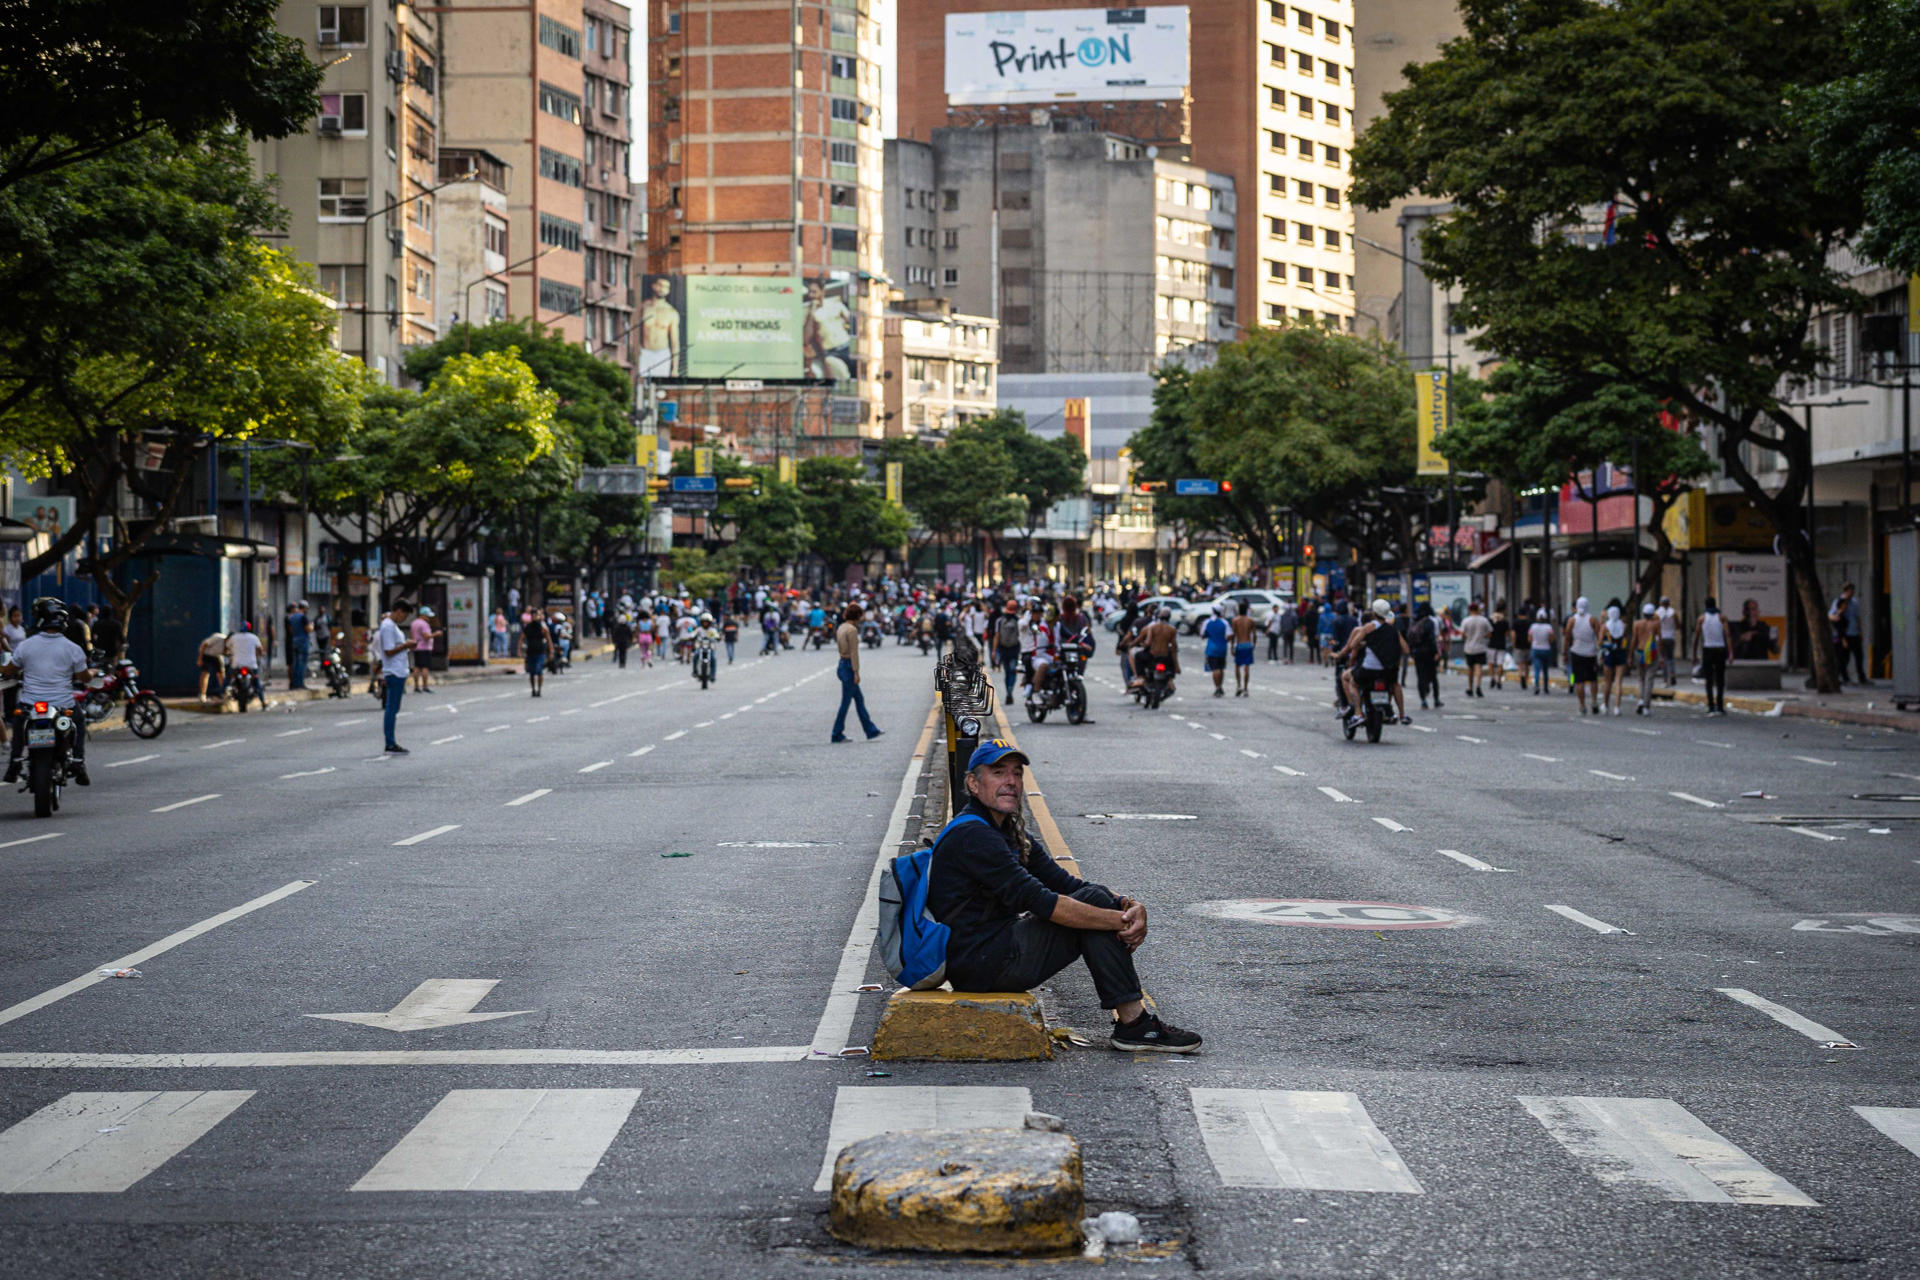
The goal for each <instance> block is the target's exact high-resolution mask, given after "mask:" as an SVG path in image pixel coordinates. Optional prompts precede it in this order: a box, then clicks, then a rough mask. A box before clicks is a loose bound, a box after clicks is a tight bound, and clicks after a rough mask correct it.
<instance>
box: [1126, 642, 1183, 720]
mask: <svg viewBox="0 0 1920 1280" xmlns="http://www.w3.org/2000/svg"><path fill="white" fill-rule="evenodd" d="M1141 661H1142V664H1143V665H1144V666H1145V668H1146V670H1145V671H1143V672H1138V673H1137V674H1139V675H1140V676H1141V677H1142V679H1141V681H1140V684H1139V687H1137V688H1136V689H1134V691H1133V696H1134V697H1135V698H1138V699H1139V700H1140V705H1141V706H1143V707H1145V708H1146V709H1147V710H1149V711H1154V710H1157V709H1158V708H1159V706H1160V704H1161V703H1163V702H1165V701H1166V700H1167V699H1168V698H1171V697H1172V696H1173V666H1172V664H1171V663H1169V662H1168V661H1167V660H1166V659H1165V658H1156V657H1154V656H1153V655H1152V654H1148V655H1146V657H1145V658H1143V659H1142V660H1141Z"/></svg>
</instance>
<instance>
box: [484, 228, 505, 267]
mask: <svg viewBox="0 0 1920 1280" xmlns="http://www.w3.org/2000/svg"><path fill="white" fill-rule="evenodd" d="M486 247H487V252H488V253H497V254H499V255H500V256H501V257H503V258H504V257H506V256H507V224H506V223H504V222H496V221H494V220H493V219H492V218H488V219H487V222H486Z"/></svg>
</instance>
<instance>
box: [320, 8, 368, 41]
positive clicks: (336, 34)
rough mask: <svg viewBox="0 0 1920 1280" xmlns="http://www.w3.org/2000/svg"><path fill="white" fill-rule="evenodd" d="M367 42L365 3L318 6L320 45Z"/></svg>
mask: <svg viewBox="0 0 1920 1280" xmlns="http://www.w3.org/2000/svg"><path fill="white" fill-rule="evenodd" d="M366 42H367V9H366V6H365V5H358V4H354V5H346V4H323V5H321V6H320V43H321V44H322V45H329V46H332V45H364V44H366Z"/></svg>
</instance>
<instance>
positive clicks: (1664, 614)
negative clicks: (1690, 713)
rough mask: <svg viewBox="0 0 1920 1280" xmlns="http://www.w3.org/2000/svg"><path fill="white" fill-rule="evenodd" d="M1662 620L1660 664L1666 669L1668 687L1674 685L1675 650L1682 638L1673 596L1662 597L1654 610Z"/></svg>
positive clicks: (1654, 614)
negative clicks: (1658, 605)
mask: <svg viewBox="0 0 1920 1280" xmlns="http://www.w3.org/2000/svg"><path fill="white" fill-rule="evenodd" d="M1653 616H1654V617H1655V618H1657V619H1659V622H1660V665H1661V667H1663V668H1664V669H1665V671H1666V676H1667V687H1668V688H1669V689H1671V688H1672V687H1673V657H1674V652H1673V651H1674V650H1675V649H1676V648H1677V647H1678V646H1679V640H1680V613H1679V611H1678V610H1676V609H1675V608H1674V607H1673V598H1672V597H1671V596H1661V597H1660V607H1659V608H1658V609H1655V610H1654V611H1653Z"/></svg>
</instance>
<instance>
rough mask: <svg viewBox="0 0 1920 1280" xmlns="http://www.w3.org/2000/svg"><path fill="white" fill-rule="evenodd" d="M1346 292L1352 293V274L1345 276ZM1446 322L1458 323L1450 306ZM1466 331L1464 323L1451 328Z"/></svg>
mask: <svg viewBox="0 0 1920 1280" xmlns="http://www.w3.org/2000/svg"><path fill="white" fill-rule="evenodd" d="M1347 292H1348V293H1352V292H1353V277H1352V276H1348V277H1347ZM1447 323H1448V324H1449V325H1457V324H1459V321H1457V320H1455V319H1454V318H1453V309H1452V308H1451V307H1449V308H1448V309H1447ZM1466 331H1467V329H1466V326H1465V325H1460V327H1459V328H1456V329H1454V330H1453V332H1455V333H1465V332H1466Z"/></svg>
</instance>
